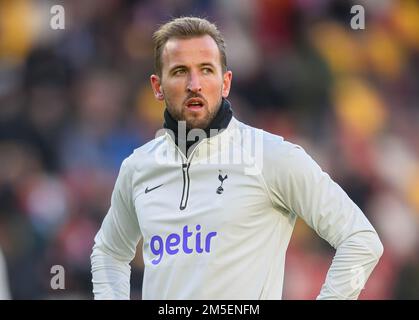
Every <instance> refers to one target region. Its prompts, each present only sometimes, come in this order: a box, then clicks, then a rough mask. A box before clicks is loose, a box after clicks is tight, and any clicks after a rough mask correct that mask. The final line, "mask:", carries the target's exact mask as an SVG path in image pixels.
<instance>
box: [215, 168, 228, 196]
mask: <svg viewBox="0 0 419 320" xmlns="http://www.w3.org/2000/svg"><path fill="white" fill-rule="evenodd" d="M218 172H219V175H218V180H220V182H221V185H220V186H219V187H218V188H217V193H218V194H222V193H223V191H224V189H223V182H224V180H225V179H227V178H228V176H227V175H225V176H224V177H223V176H222V175H221V170H218Z"/></svg>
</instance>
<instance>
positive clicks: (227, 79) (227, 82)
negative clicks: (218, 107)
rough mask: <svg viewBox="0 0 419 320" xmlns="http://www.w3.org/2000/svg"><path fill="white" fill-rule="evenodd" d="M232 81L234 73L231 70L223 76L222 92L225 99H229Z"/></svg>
mask: <svg viewBox="0 0 419 320" xmlns="http://www.w3.org/2000/svg"><path fill="white" fill-rule="evenodd" d="M232 79H233V73H232V72H231V71H230V70H229V71H227V72H225V73H224V75H223V91H222V96H223V98H227V97H228V94H229V93H230V88H231V80H232Z"/></svg>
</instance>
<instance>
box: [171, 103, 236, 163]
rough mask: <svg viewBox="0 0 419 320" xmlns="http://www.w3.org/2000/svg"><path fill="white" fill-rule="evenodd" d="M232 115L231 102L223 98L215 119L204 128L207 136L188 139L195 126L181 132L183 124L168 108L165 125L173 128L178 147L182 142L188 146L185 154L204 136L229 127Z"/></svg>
mask: <svg viewBox="0 0 419 320" xmlns="http://www.w3.org/2000/svg"><path fill="white" fill-rule="evenodd" d="M232 117H233V111H232V110H231V105H230V102H229V101H228V100H226V99H224V98H223V99H222V101H221V106H220V108H219V110H218V112H217V114H216V115H215V117H214V119H212V120H211V122H210V124H209V125H208V126H207V127H206V128H205V129H203V130H204V132H205V136H196V137H194V138H195V139H194V140H188V139H187V136H188V133H189V131H191V130H192V129H193V128H184V129H183V130H181V132H179V127H180V128H182V124H179V121H177V120H176V119H174V118H173V116H172V115H171V114H170V113H169V111H168V110H167V108H166V110H165V111H164V125H163V127H164V128H166V129H169V130H171V131H172V132H173V133H174V138H175V143H176V145H177V146H178V147H181V145H182V144H183V146H186V150H182V152H184V154H185V155H187V154H189V153H190V152H191V151H192V149H191V147H192V146H194V145H196V144H197V143H198V142H199V141H200V140H202V139H203V138H209V137H212V136H214V135H217V134H218V133H220V132H221V131H222V130H224V129H225V128H227V126H228V124H229V123H230V121H231V118H232ZM183 127H184V126H183ZM185 132H186V134H185ZM181 149H182V148H181Z"/></svg>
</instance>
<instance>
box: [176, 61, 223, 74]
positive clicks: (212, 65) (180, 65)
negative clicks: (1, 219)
mask: <svg viewBox="0 0 419 320" xmlns="http://www.w3.org/2000/svg"><path fill="white" fill-rule="evenodd" d="M199 66H200V67H211V68H215V66H214V64H213V63H211V62H203V63H200V64H199ZM182 68H184V69H189V68H188V67H187V66H186V65H184V64H176V65H174V66H173V67H172V68H171V69H170V70H169V72H173V71H175V70H176V69H182Z"/></svg>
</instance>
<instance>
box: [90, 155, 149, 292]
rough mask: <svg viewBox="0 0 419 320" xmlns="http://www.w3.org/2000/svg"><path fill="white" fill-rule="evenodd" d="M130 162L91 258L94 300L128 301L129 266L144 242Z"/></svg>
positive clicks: (119, 177)
mask: <svg viewBox="0 0 419 320" xmlns="http://www.w3.org/2000/svg"><path fill="white" fill-rule="evenodd" d="M127 162H128V161H127V160H125V161H124V162H123V163H122V166H121V170H120V172H119V175H118V178H117V180H116V183H115V187H114V190H113V192H112V199H111V207H110V208H109V211H108V213H107V215H106V217H105V219H104V220H103V223H102V226H101V228H100V230H99V232H98V233H97V235H96V237H95V244H94V246H93V252H92V255H91V257H90V258H91V263H92V282H93V293H94V298H95V299H129V298H130V275H131V268H130V265H129V263H130V262H131V261H132V259H133V258H134V256H135V250H136V246H137V244H138V242H139V240H140V239H141V232H140V227H139V224H138V220H137V216H136V213H135V209H134V205H133V201H132V184H131V179H130V172H129V169H128V164H127Z"/></svg>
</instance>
